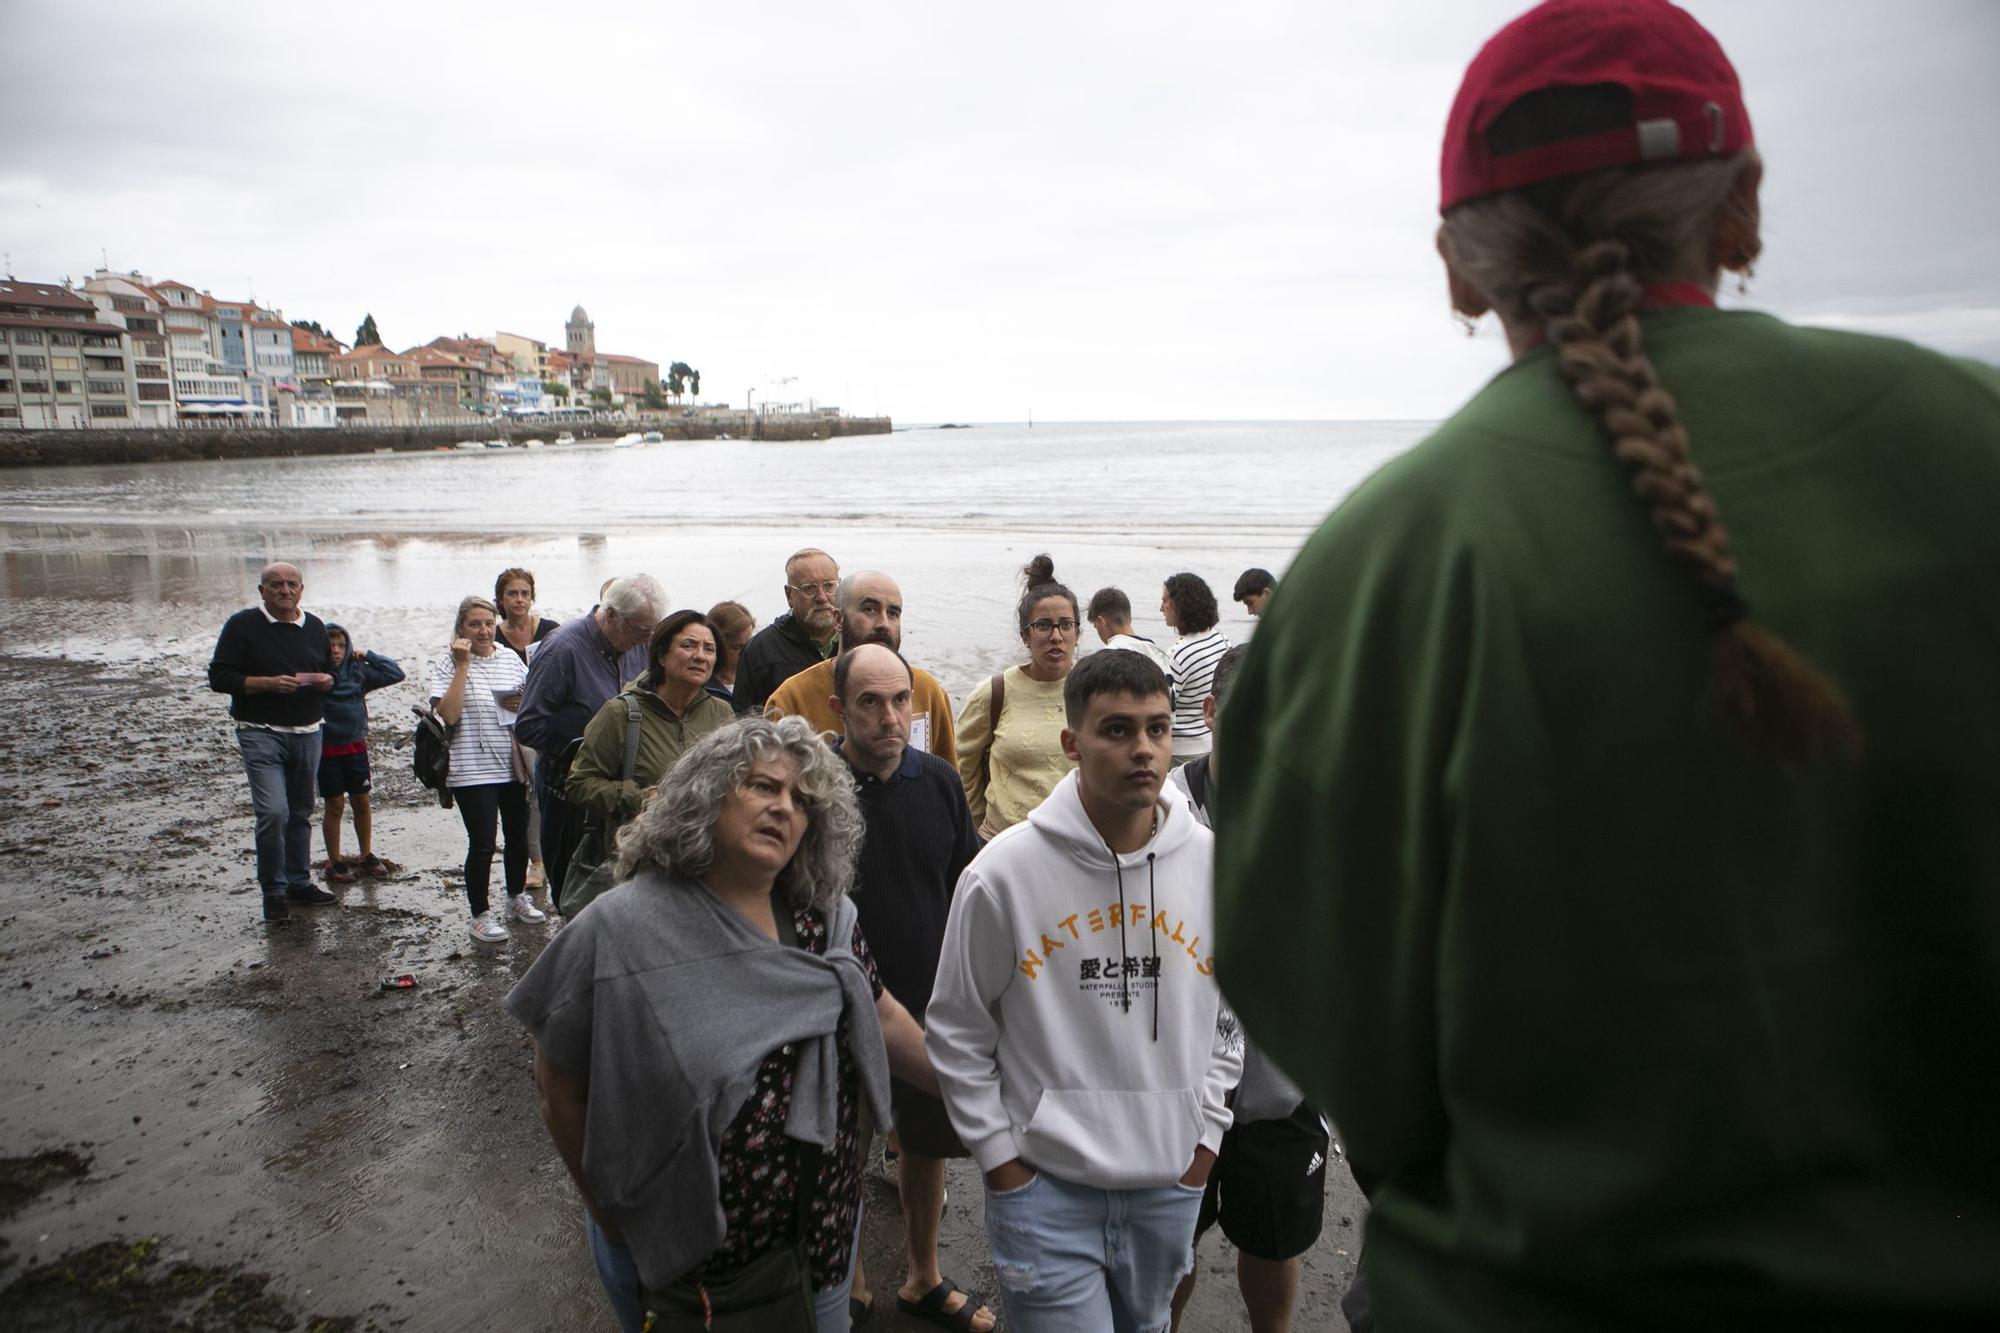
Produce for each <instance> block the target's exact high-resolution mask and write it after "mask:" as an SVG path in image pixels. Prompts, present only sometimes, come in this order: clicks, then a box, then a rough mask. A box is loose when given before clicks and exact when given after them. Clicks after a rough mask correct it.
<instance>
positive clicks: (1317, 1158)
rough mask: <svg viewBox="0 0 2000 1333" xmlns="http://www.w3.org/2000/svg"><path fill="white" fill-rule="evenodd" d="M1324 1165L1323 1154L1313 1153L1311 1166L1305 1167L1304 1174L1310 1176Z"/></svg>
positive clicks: (1324, 1155)
mask: <svg viewBox="0 0 2000 1333" xmlns="http://www.w3.org/2000/svg"><path fill="white" fill-rule="evenodd" d="M1325 1165H1326V1154H1325V1153H1323V1152H1315V1153H1314V1154H1313V1159H1312V1163H1311V1165H1309V1166H1307V1167H1306V1174H1307V1175H1311V1174H1312V1173H1313V1172H1315V1171H1317V1170H1319V1169H1320V1168H1321V1167H1323V1166H1325Z"/></svg>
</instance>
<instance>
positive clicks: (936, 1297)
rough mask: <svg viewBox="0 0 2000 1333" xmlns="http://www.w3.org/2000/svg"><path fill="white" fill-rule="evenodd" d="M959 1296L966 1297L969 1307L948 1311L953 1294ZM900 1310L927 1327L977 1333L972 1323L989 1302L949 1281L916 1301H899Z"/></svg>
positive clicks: (898, 1307) (897, 1298)
mask: <svg viewBox="0 0 2000 1333" xmlns="http://www.w3.org/2000/svg"><path fill="white" fill-rule="evenodd" d="M953 1292H958V1293H959V1294H960V1295H962V1296H964V1297H965V1303H964V1304H962V1305H960V1306H959V1307H958V1308H957V1309H956V1310H947V1309H945V1308H944V1307H945V1302H946V1301H948V1300H950V1299H951V1294H952V1293H953ZM896 1308H897V1309H899V1310H901V1311H902V1312H903V1313H904V1314H907V1315H914V1316H916V1317H917V1318H918V1319H921V1320H923V1321H924V1322H925V1323H929V1324H936V1325H937V1326H938V1327H939V1328H949V1329H956V1330H957V1333H973V1327H972V1321H973V1320H974V1319H975V1318H977V1317H978V1315H979V1312H980V1311H981V1310H984V1309H985V1308H986V1302H984V1301H982V1300H980V1299H979V1296H978V1294H977V1293H975V1292H970V1291H967V1290H965V1288H963V1287H961V1286H959V1285H958V1284H957V1283H956V1282H953V1281H952V1280H951V1279H950V1278H949V1277H947V1278H945V1280H944V1281H942V1282H940V1283H938V1284H937V1285H936V1286H935V1287H932V1288H931V1289H930V1290H929V1291H927V1292H925V1293H924V1294H923V1295H922V1296H921V1297H919V1298H918V1299H916V1300H914V1301H913V1300H909V1299H907V1298H906V1297H904V1296H901V1295H898V1296H897V1297H896Z"/></svg>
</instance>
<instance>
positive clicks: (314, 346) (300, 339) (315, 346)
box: [292, 324, 340, 356]
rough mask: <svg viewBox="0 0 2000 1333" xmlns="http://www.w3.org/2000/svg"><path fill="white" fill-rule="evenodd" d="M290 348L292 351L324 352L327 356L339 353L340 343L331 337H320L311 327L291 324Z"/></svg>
mask: <svg viewBox="0 0 2000 1333" xmlns="http://www.w3.org/2000/svg"><path fill="white" fill-rule="evenodd" d="M292 350H293V351H294V352H325V353H326V354H327V355H328V356H337V355H339V353H340V344H339V343H338V342H336V341H335V340H334V339H332V338H322V337H320V336H319V335H318V334H317V333H314V332H313V331H312V330H311V329H302V328H300V327H298V326H297V325H296V324H294V325H293V326H292Z"/></svg>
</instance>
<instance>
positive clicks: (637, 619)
mask: <svg viewBox="0 0 2000 1333" xmlns="http://www.w3.org/2000/svg"><path fill="white" fill-rule="evenodd" d="M599 598H600V600H599V601H598V604H597V605H596V606H594V607H592V608H591V609H590V614H589V615H587V616H579V617H578V618H577V619H575V620H572V621H570V622H569V623H568V624H567V625H564V626H562V627H561V628H560V629H557V630H556V631H555V632H554V633H553V634H551V635H549V637H548V638H546V639H544V640H542V642H541V646H540V647H538V648H537V649H536V650H535V656H534V661H532V662H531V663H529V665H528V683H527V684H526V685H524V686H523V687H522V689H521V712H520V716H519V718H518V719H517V720H516V721H515V723H514V735H515V737H516V738H517V739H518V740H519V741H520V742H521V744H523V745H525V746H528V747H529V748H530V749H532V750H534V751H535V752H536V754H537V755H539V756H540V761H539V762H538V763H536V765H535V788H536V791H535V798H536V799H537V800H538V801H539V802H540V803H541V807H542V863H543V864H544V865H545V866H546V867H547V868H548V880H549V896H550V898H551V900H554V899H556V898H558V897H559V896H560V895H561V891H562V883H563V875H564V873H565V872H566V871H567V870H568V868H569V858H570V854H571V853H572V852H574V851H575V850H576V844H577V840H578V839H579V838H581V837H582V836H583V820H582V818H581V817H579V818H576V819H567V818H566V815H567V813H568V810H569V805H568V803H567V802H566V801H564V800H563V796H562V791H563V786H564V784H565V783H567V782H568V781H569V761H570V760H571V759H572V758H573V757H574V756H575V753H576V746H577V743H578V742H580V741H581V740H582V739H583V729H584V728H585V727H586V726H588V725H590V719H591V718H593V717H595V716H597V710H598V709H600V708H602V707H604V705H605V703H606V702H607V701H608V700H610V699H611V698H612V697H614V696H615V695H616V694H617V693H618V691H619V690H621V689H623V688H624V687H625V683H626V682H627V681H629V680H632V679H634V678H636V677H637V676H638V675H639V674H640V673H641V672H643V671H644V670H645V669H646V640H647V639H648V638H649V637H651V635H652V633H653V627H654V626H655V625H657V624H659V623H660V621H661V619H662V618H663V617H665V615H666V614H667V590H666V589H665V588H663V587H661V586H660V581H659V580H658V579H656V578H654V577H653V576H652V575H650V574H631V575H627V576H625V577H623V578H615V579H613V580H611V581H610V582H609V583H607V584H605V585H604V589H603V591H602V592H601V593H600V594H599Z"/></svg>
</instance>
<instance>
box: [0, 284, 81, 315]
mask: <svg viewBox="0 0 2000 1333" xmlns="http://www.w3.org/2000/svg"><path fill="white" fill-rule="evenodd" d="M0 305H32V306H41V307H43V308H44V309H48V310H95V309H97V307H96V306H94V305H92V304H91V303H90V299H89V298H88V297H85V296H79V295H77V294H76V293H75V292H73V291H70V290H69V289H68V288H66V287H63V286H62V285H61V284H60V283H54V282H21V281H18V280H16V279H14V278H6V279H0Z"/></svg>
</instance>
